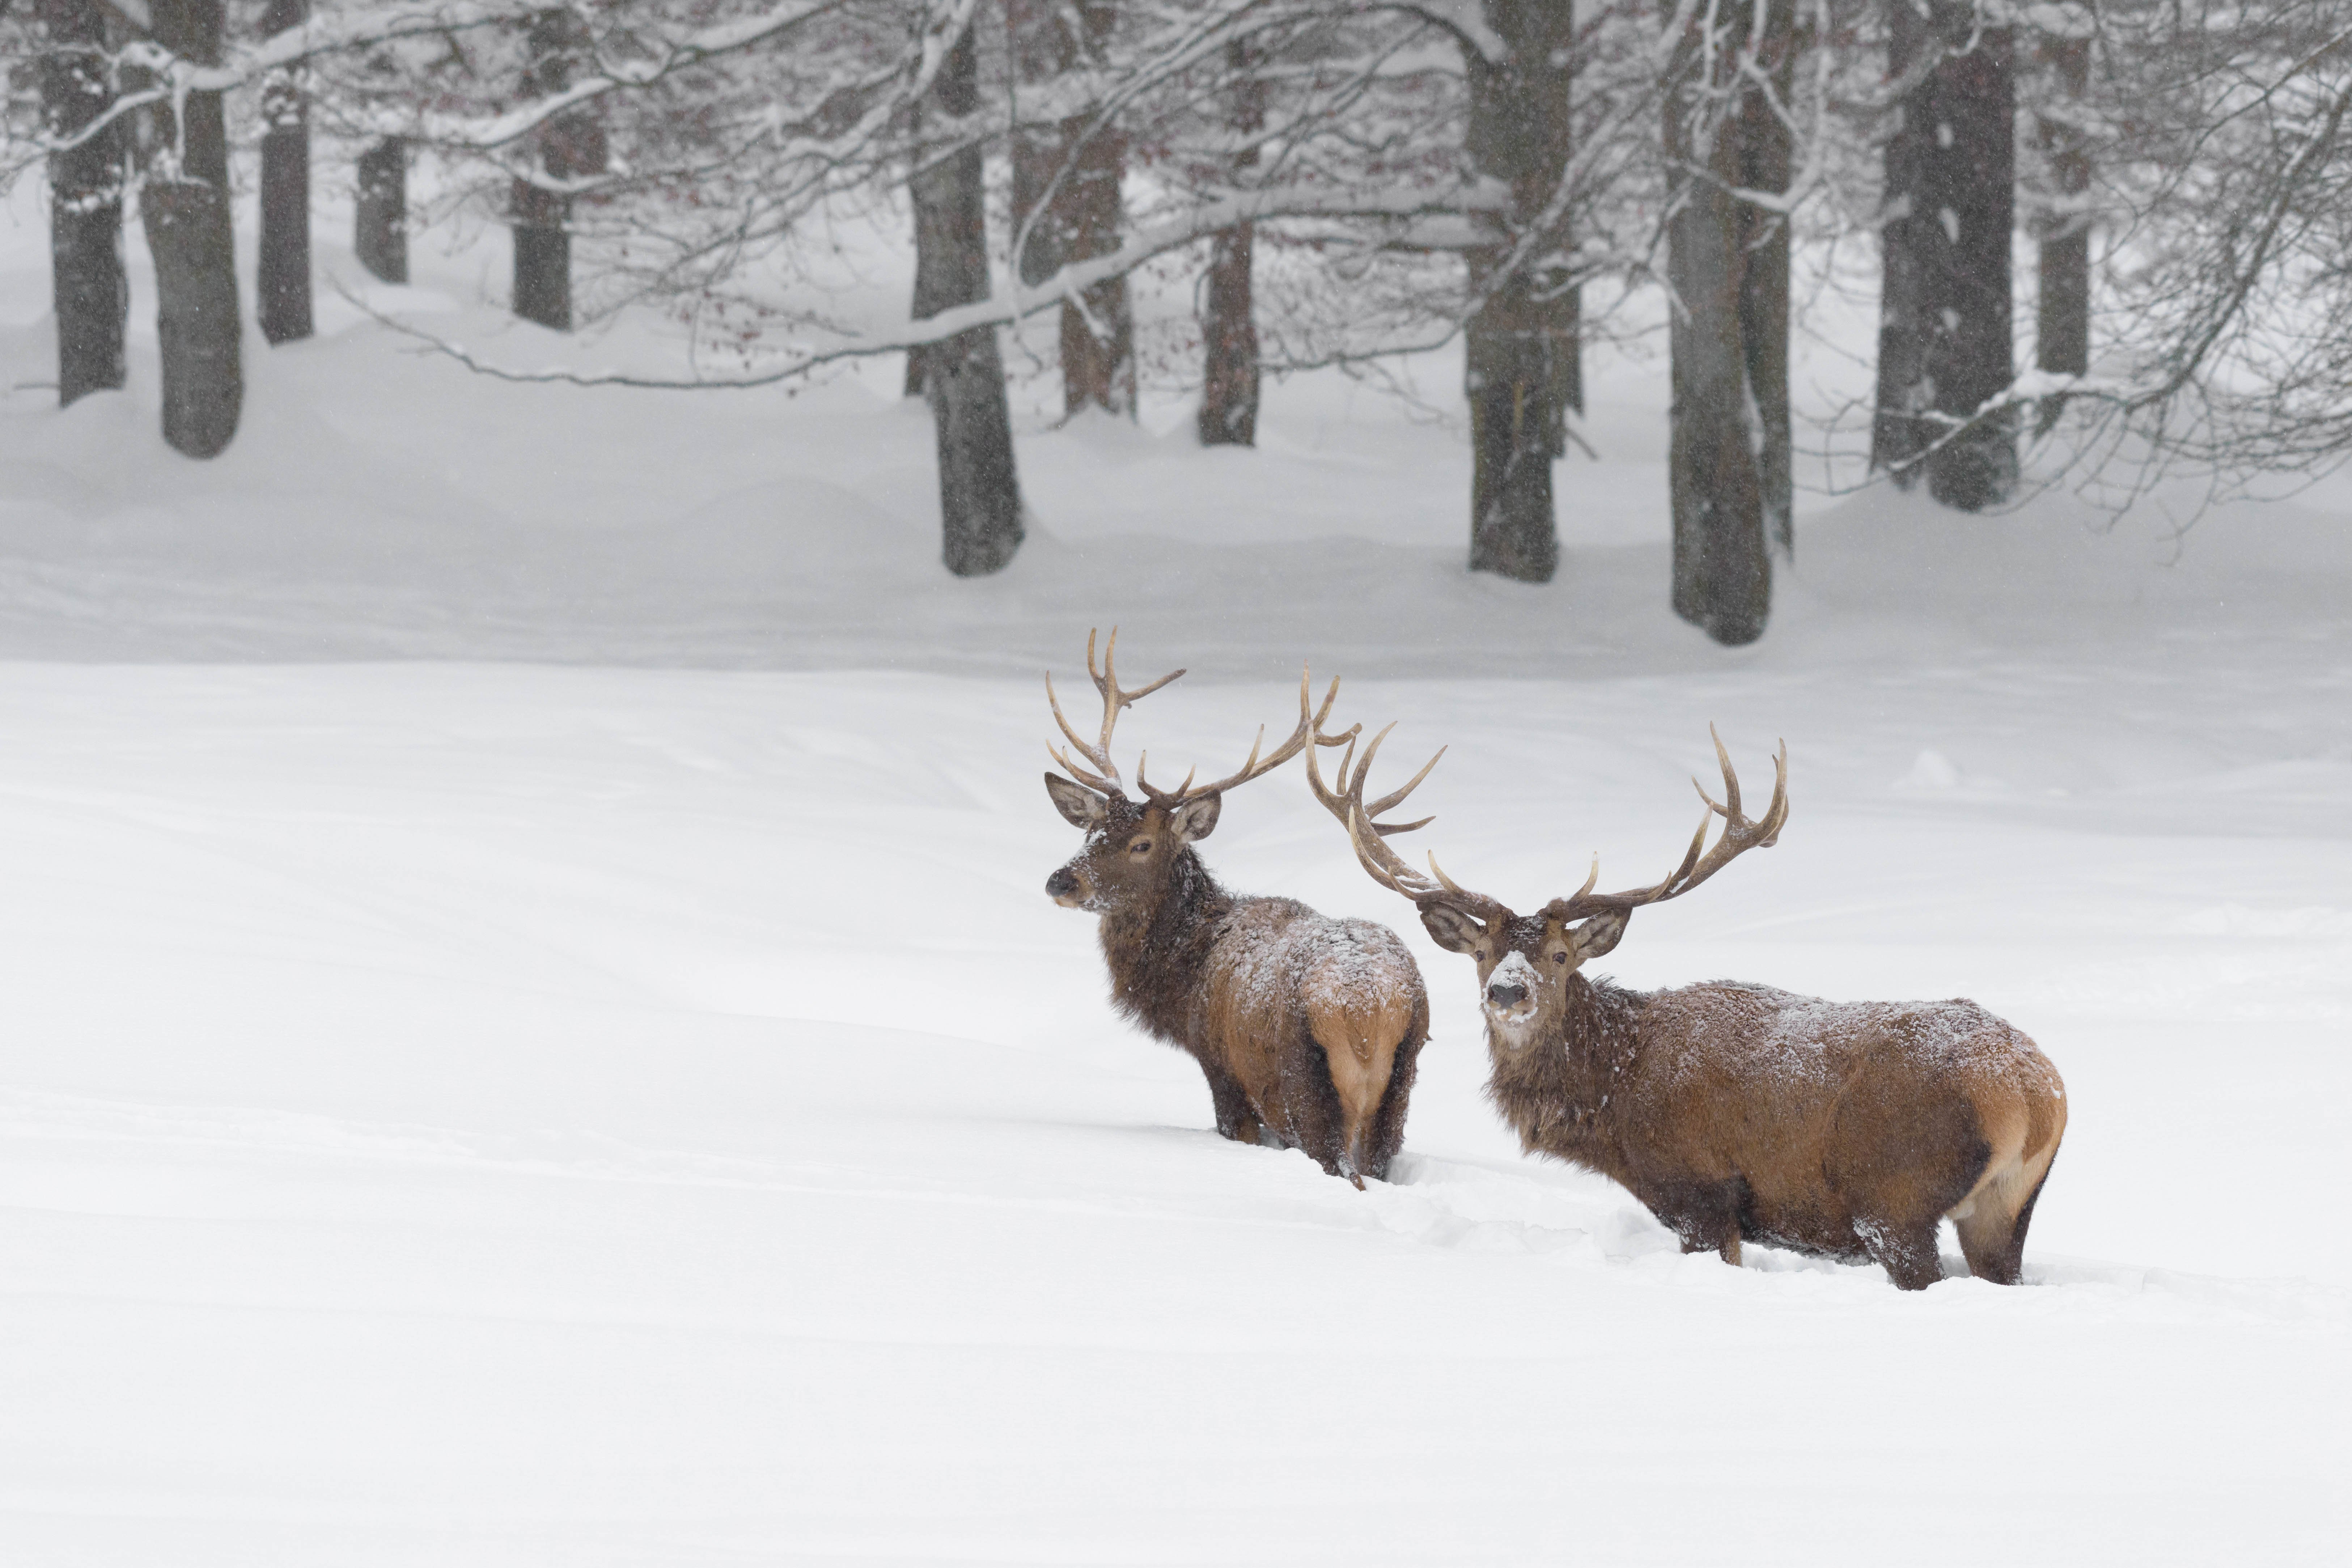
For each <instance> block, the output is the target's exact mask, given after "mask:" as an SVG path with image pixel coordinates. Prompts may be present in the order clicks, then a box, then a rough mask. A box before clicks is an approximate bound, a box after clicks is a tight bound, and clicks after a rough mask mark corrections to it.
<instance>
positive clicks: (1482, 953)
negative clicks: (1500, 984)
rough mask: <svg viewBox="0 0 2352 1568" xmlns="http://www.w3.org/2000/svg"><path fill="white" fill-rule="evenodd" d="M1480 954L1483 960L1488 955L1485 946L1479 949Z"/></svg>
mask: <svg viewBox="0 0 2352 1568" xmlns="http://www.w3.org/2000/svg"><path fill="white" fill-rule="evenodd" d="M1478 956H1479V958H1480V959H1482V960H1483V959H1484V958H1485V957H1486V949H1485V948H1483V947H1482V948H1480V949H1479V950H1478Z"/></svg>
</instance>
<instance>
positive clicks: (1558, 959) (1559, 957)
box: [1551, 952, 1568, 963]
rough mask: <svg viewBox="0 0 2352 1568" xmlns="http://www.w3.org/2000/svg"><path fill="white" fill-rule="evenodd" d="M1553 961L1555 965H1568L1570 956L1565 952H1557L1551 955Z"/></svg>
mask: <svg viewBox="0 0 2352 1568" xmlns="http://www.w3.org/2000/svg"><path fill="white" fill-rule="evenodd" d="M1551 961H1552V962H1553V963H1567V962H1568V954H1566V953H1565V952H1555V953H1553V954H1552V955H1551Z"/></svg>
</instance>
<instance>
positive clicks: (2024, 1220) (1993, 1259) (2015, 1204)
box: [1948, 1102, 2065, 1285]
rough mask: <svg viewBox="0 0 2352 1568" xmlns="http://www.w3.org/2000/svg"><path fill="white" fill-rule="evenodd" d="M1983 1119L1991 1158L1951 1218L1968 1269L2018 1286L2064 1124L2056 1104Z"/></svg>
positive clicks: (2009, 1108) (2002, 1109)
mask: <svg viewBox="0 0 2352 1568" xmlns="http://www.w3.org/2000/svg"><path fill="white" fill-rule="evenodd" d="M2036 1112H2039V1114H2038V1115H2037V1114H2036ZM1983 1119H1984V1121H1985V1122H1986V1123H1987V1129H1988V1131H1990V1134H1991V1142H1992V1152H1991V1157H1990V1159H1988V1160H1987V1161H1986V1162H1985V1168H1984V1173H1983V1174H1982V1175H1980V1176H1979V1177H1978V1178H1977V1181H1976V1184H1975V1185H1974V1186H1972V1187H1970V1188H1969V1194H1968V1196H1967V1197H1965V1198H1962V1199H1961V1200H1960V1201H1959V1202H1958V1204H1956V1205H1953V1206H1952V1208H1951V1209H1950V1210H1949V1211H1948V1218H1949V1219H1950V1220H1951V1222H1952V1228H1953V1229H1954V1230H1956V1231H1958V1233H1959V1237H1960V1256H1962V1257H1963V1258H1967V1259H1968V1260H1969V1273H1970V1274H1971V1275H1973V1276H1975V1277H1976V1278H1977V1279H1990V1281H1992V1282H1993V1283H1994V1284H1996V1285H2014V1284H2016V1283H2017V1282H2018V1279H2019V1278H2020V1276H2021V1270H2022V1268H2023V1266H2024V1261H2025V1230H2026V1226H2029V1225H2031V1224H2032V1220H2033V1205H2034V1201H2035V1200H2036V1199H2038V1198H2040V1197H2041V1195H2042V1183H2043V1182H2045V1181H2047V1180H2048V1179H2049V1176H2050V1163H2051V1161H2053V1160H2054V1159H2055V1158H2057V1155H2058V1140H2059V1138H2060V1137H2061V1136H2062V1135H2063V1132H2064V1130H2065V1122H2064V1120H2063V1115H2061V1114H2060V1113H2058V1111H2056V1110H2053V1107H2052V1106H2049V1105H2044V1104H2041V1103H2038V1102H2037V1103H2032V1104H2030V1105H2028V1106H2026V1107H2023V1108H2020V1107H2017V1106H2014V1105H2011V1106H2002V1107H2000V1108H1998V1109H1997V1110H1993V1111H1992V1112H1991V1113H1990V1114H1986V1115H1985V1116H1984V1118H1983Z"/></svg>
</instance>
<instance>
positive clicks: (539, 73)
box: [513, 11, 605, 332]
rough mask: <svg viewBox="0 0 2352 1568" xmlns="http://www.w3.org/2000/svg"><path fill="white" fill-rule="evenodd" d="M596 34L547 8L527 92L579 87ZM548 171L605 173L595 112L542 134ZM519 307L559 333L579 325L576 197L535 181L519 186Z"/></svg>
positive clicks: (567, 176) (540, 149) (550, 125)
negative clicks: (575, 307) (577, 72)
mask: <svg viewBox="0 0 2352 1568" xmlns="http://www.w3.org/2000/svg"><path fill="white" fill-rule="evenodd" d="M587 44H588V39H587V37H586V36H585V32H584V24H583V23H582V22H581V21H580V20H579V18H578V17H577V16H574V15H573V14H572V13H571V12H569V11H542V12H541V13H540V14H539V16H538V17H537V18H536V19H535V20H533V22H532V23H531V27H530V46H529V47H530V67H529V68H528V69H526V70H525V72H524V73H523V93H524V96H526V97H530V98H547V97H552V96H553V95H555V94H556V93H560V92H562V91H563V90H564V89H566V88H568V87H569V86H571V84H572V70H573V67H574V66H575V64H576V63H577V61H578V58H579V56H580V54H581V52H582V51H583V49H585V48H586V47H587ZM535 141H536V148H535V151H536V152H537V153H538V159H539V168H540V173H541V176H542V177H543V178H545V179H547V180H549V181H551V182H562V181H568V180H575V179H579V178H581V177H583V176H584V175H589V174H603V173H604V157H605V149H604V127H603V126H601V125H600V124H598V123H597V121H596V120H595V118H594V116H593V112H592V111H590V110H572V111H571V112H569V113H566V114H560V115H558V116H556V117H555V118H554V119H552V120H551V121H548V122H547V123H546V124H545V125H542V126H541V127H540V129H539V132H538V135H537V137H536V139H535ZM513 209H514V312H515V314H516V315H518V316H520V317H521V318H522V319H523V320H525V321H537V322H538V323H539V324H540V325H541V326H542V327H551V328H553V329H554V330H555V331H559V332H568V331H571V330H572V231H571V229H570V228H569V227H568V225H569V223H570V222H571V217H572V197H571V196H570V195H567V194H565V193H564V192H563V191H562V189H560V188H556V189H551V188H550V186H548V185H545V184H538V183H536V182H534V181H532V180H529V179H521V178H518V179H517V180H516V181H515V183H514V195H513Z"/></svg>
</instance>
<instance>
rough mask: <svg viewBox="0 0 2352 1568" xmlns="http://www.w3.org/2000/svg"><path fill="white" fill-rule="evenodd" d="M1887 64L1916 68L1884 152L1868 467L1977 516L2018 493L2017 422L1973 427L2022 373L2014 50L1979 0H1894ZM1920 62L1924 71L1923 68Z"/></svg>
mask: <svg viewBox="0 0 2352 1568" xmlns="http://www.w3.org/2000/svg"><path fill="white" fill-rule="evenodd" d="M1887 14H1888V19H1889V24H1890V38H1889V45H1888V59H1887V63H1888V67H1889V69H1890V71H1891V73H1892V74H1893V75H1895V77H1897V78H1901V77H1903V76H1904V75H1905V74H1906V73H1916V86H1914V87H1913V88H1912V89H1910V90H1909V91H1908V92H1907V93H1906V95H1905V96H1904V99H1903V102H1902V107H1901V115H1902V121H1901V124H1900V125H1899V126H1898V127H1897V129H1896V131H1895V135H1894V136H1893V138H1892V139H1891V140H1889V142H1887V146H1886V201H1887V207H1886V212H1885V217H1884V219H1883V227H1882V229H1881V231H1880V246H1881V254H1882V257H1883V263H1884V279H1885V280H1884V284H1883V287H1882V290H1881V295H1880V302H1879V331H1878V407H1877V416H1876V418H1875V420H1874V424H1873V426H1872V432H1871V465H1872V467H1874V468H1884V469H1885V470H1887V471H1888V472H1889V473H1891V474H1892V475H1893V476H1894V478H1895V482H1896V483H1897V484H1899V485H1902V486H1904V487H1906V489H1907V488H1908V487H1909V486H1911V485H1912V484H1915V483H1916V482H1917V479H1918V476H1919V474H1920V473H1921V471H1922V470H1923V469H1924V471H1925V472H1926V474H1927V490H1928V493H1929V494H1930V495H1933V496H1934V497H1935V498H1936V499H1937V500H1939V501H1941V502H1942V503H1943V504H1945V505H1946V506H1949V507H1956V508H1958V509H1959V510H1963V511H1979V510H1983V509H1984V508H1986V507H1988V506H1995V505H1998V504H2000V502H2001V501H2003V500H2007V499H2009V497H2010V496H2011V495H2013V494H2014V493H2015V492H2016V489H2017V437H2016V430H2015V421H2014V420H2012V419H2011V418H2010V417H2009V416H2007V415H2006V414H1996V415H1992V416H1987V417H1984V418H1979V419H1974V421H1973V423H1971V424H1969V425H1968V427H1967V428H1966V429H1964V430H1959V431H1958V434H1954V432H1955V430H1956V428H1957V427H1958V425H1959V424H1960V423H1961V422H1964V421H1969V420H1971V419H1972V418H1973V416H1976V414H1977V412H1978V410H1979V408H1981V407H1982V406H1983V405H1984V404H1985V403H1986V402H1987V401H1988V400H1989V399H1991V398H1995V397H1998V396H2000V395H2001V394H2002V393H2003V392H2005V391H2007V390H2008V388H2009V386H2010V384H2011V381H2012V380H2013V379H2014V374H2015V373H2014V362H2013V359H2012V354H2011V338H2010V312H2011V279H2010V258H2009V247H2010V229H2011V224H2012V222H2013V220H2014V216H2015V201H2016V195H2015V188H2016V178H2017V146H2016V132H2015V127H2014V124H2013V120H2014V116H2015V111H2016V87H2015V80H2014V71H2013V48H2012V38H2011V32H2010V30H2009V29H2008V28H2006V27H1984V28H1979V26H1978V23H1979V19H1980V18H1979V13H1978V11H1977V8H1976V6H1975V5H1972V4H1971V0H1927V5H1926V6H1925V8H1924V14H1922V11H1921V10H1920V9H1917V8H1915V5H1914V0H1890V3H1889V5H1888V8H1887ZM1920 68H1924V69H1920Z"/></svg>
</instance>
